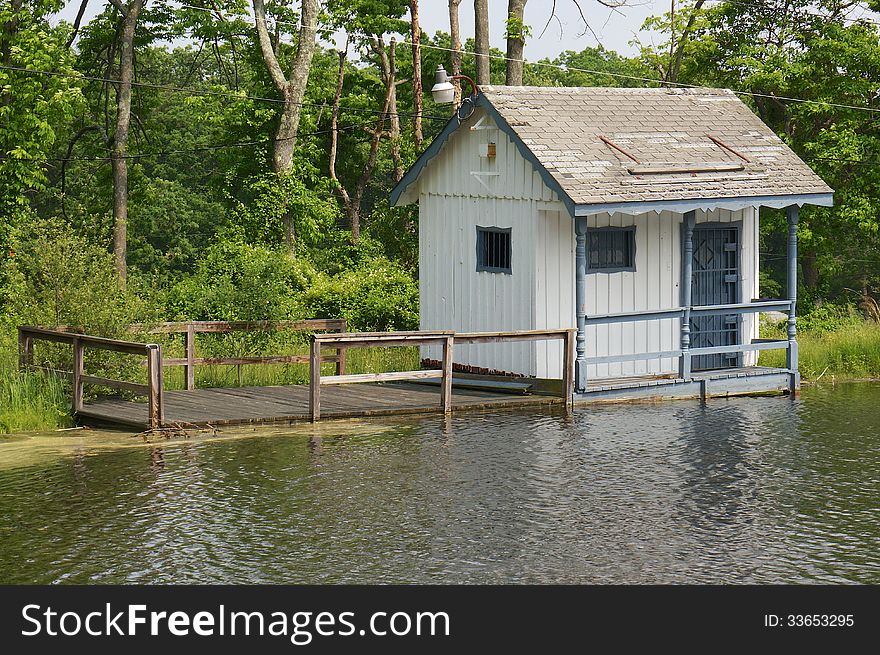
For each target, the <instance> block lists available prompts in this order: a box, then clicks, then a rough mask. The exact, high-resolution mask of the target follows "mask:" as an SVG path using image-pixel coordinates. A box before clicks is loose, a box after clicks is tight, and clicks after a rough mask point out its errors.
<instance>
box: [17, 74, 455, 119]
mask: <svg viewBox="0 0 880 655" xmlns="http://www.w3.org/2000/svg"><path fill="white" fill-rule="evenodd" d="M0 70H10V71H16V72H19V73H27V74H30V75H47V76H53V77H70V78H74V79H78V80H88V81H90V82H107V83H109V84H121V83H122V82H121V81H120V80H114V79H111V78H107V77H95V76H92V75H82V74H79V73H63V72H59V71H46V70H37V69H33V68H23V67H21V66H6V65H0ZM131 85H132V86H135V87H141V88H146V89H155V90H157V91H171V92H174V93H192V94H194V95H204V96H219V97H225V98H234V99H237V100H254V101H258V102H272V103H276V104H285V102H286V101H285V100H282V99H280V98H268V97H265V96H254V95H249V94H243V93H233V92H231V91H209V90H207V89H190V88H185V87H179V86H171V85H166V84H150V83H148V82H131ZM290 104H295V105H299V106H300V107H313V108H316V109H333V105H328V104H327V103H315V102H297V103H290ZM339 109H340V111H350V112H354V113H362V114H371V115H373V116H380V117H381V116H404V117H413V116H415V115H416V114H415V113H414V112H404V111H398V112H383V111H379V110H376V109H364V108H361V107H347V106H343V105H340V106H339ZM422 118H426V119H428V120H435V121H444V122H445V121H448V120H449V117H448V116H432V115H430V114H422Z"/></svg>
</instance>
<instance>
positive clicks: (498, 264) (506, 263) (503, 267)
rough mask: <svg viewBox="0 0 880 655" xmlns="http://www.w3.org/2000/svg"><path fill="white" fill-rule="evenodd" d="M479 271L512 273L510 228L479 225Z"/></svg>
mask: <svg viewBox="0 0 880 655" xmlns="http://www.w3.org/2000/svg"><path fill="white" fill-rule="evenodd" d="M477 271H487V272H489V273H508V274H509V273H511V272H512V270H511V267H510V228H509V227H508V228H500V227H479V226H477Z"/></svg>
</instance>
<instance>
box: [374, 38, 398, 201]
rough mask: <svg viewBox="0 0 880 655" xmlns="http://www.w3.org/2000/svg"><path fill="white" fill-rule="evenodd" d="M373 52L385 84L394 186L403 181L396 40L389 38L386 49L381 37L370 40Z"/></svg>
mask: <svg viewBox="0 0 880 655" xmlns="http://www.w3.org/2000/svg"><path fill="white" fill-rule="evenodd" d="M371 42H372V44H373V51H374V52H375V53H376V56H377V57H378V59H379V67H380V69H381V71H382V81H383V82H384V83H385V89H386V97H387V98H388V101H387V103H388V107H387V109H385V110H384V111H385V113H386V114H387V116H388V123H389V129H388V137H389V138H390V140H391V162H392V164H393V167H394V172H393V177H394V182H395V184H396V183H397V182H400V180H401V179H403V158H402V157H401V156H400V114H398V112H397V84H398V82H397V66H396V65H395V56H396V55H395V53H396V51H397V40H396V39H395V38H394V37H391V42H390V43H389V45H388V49H387V50H386V49H385V44H384V42H383V40H382V37H381V36H374V37H373V38H372V41H371Z"/></svg>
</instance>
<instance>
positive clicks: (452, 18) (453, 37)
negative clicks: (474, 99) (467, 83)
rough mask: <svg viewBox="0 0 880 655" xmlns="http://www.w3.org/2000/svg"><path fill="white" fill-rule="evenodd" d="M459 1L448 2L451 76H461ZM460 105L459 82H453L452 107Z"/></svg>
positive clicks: (451, 0) (450, 0)
mask: <svg viewBox="0 0 880 655" xmlns="http://www.w3.org/2000/svg"><path fill="white" fill-rule="evenodd" d="M460 4H461V0H449V37H450V41H451V42H452V43H451V49H452V74H453V75H461V25H460V23H459V19H458V6H459V5H460ZM460 104H461V82H460V81H459V80H455V99H454V101H453V106H454V107H455V108H456V109H457V108H458V106H459V105H460Z"/></svg>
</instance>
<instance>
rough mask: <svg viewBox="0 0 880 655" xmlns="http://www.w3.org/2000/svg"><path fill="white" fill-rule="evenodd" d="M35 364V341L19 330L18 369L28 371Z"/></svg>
mask: <svg viewBox="0 0 880 655" xmlns="http://www.w3.org/2000/svg"><path fill="white" fill-rule="evenodd" d="M33 364H34V339H33V337H31V335H29V334H28V333H26V332H25V331H24V330H22V329H21V327H19V328H18V369H19V370H20V371H27V370H28V369H30V367H31V366H33Z"/></svg>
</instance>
